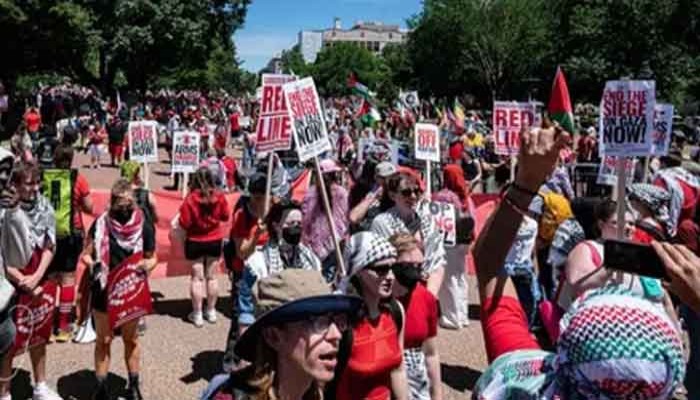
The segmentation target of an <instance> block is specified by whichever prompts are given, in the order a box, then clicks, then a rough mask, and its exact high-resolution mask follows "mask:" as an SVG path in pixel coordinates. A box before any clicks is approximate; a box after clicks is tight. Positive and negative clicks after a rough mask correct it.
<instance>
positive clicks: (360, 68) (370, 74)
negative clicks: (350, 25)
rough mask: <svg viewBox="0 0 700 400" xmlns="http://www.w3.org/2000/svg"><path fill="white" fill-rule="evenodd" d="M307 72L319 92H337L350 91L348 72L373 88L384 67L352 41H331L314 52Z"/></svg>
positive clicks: (379, 61)
mask: <svg viewBox="0 0 700 400" xmlns="http://www.w3.org/2000/svg"><path fill="white" fill-rule="evenodd" d="M295 72H296V71H295ZM310 72H311V74H312V76H313V77H314V81H315V82H316V86H317V87H318V89H319V92H320V93H321V94H322V95H326V94H334V95H339V94H349V93H350V90H349V89H348V87H347V80H348V76H349V75H350V73H351V72H354V73H355V75H356V76H357V79H358V80H359V81H360V82H362V83H363V84H365V85H367V86H368V87H370V88H376V87H377V84H378V83H379V82H381V80H382V74H383V73H385V69H384V67H383V61H382V60H381V59H379V58H378V57H375V56H374V54H372V53H371V52H370V51H369V50H367V49H365V48H362V47H360V46H357V45H355V44H352V43H335V44H334V45H333V46H331V47H326V48H324V49H323V50H321V52H319V53H318V56H317V58H316V62H315V63H314V64H313V67H312V68H311V71H310Z"/></svg>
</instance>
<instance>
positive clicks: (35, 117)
mask: <svg viewBox="0 0 700 400" xmlns="http://www.w3.org/2000/svg"><path fill="white" fill-rule="evenodd" d="M24 122H25V123H26V124H27V131H29V132H32V133H33V132H36V131H38V130H39V126H41V115H39V113H36V112H32V111H30V112H28V113H26V114H25V115H24Z"/></svg>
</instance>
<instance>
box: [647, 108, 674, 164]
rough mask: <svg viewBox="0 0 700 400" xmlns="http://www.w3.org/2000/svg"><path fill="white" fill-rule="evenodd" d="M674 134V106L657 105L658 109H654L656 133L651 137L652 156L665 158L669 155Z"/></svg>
mask: <svg viewBox="0 0 700 400" xmlns="http://www.w3.org/2000/svg"><path fill="white" fill-rule="evenodd" d="M672 132H673V104H661V103H656V107H654V133H653V134H652V137H651V138H652V142H651V155H652V156H665V155H667V154H668V148H669V146H670V145H671V136H672Z"/></svg>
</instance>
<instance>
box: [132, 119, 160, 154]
mask: <svg viewBox="0 0 700 400" xmlns="http://www.w3.org/2000/svg"><path fill="white" fill-rule="evenodd" d="M157 126H158V123H157V122H155V121H131V122H129V159H130V160H133V161H136V162H140V163H153V162H158V131H157V129H156V128H157Z"/></svg>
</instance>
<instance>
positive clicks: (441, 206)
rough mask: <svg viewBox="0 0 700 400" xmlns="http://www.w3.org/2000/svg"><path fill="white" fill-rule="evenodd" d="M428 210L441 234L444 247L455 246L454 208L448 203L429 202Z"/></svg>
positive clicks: (455, 225) (455, 213)
mask: <svg viewBox="0 0 700 400" xmlns="http://www.w3.org/2000/svg"><path fill="white" fill-rule="evenodd" d="M429 209H430V215H431V216H432V217H433V221H435V225H436V226H437V228H438V229H439V230H440V232H441V233H442V234H443V243H444V244H445V246H447V247H453V246H455V245H456V244H457V212H456V210H455V206H454V205H452V204H449V203H443V202H437V201H431V202H430V205H429Z"/></svg>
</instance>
